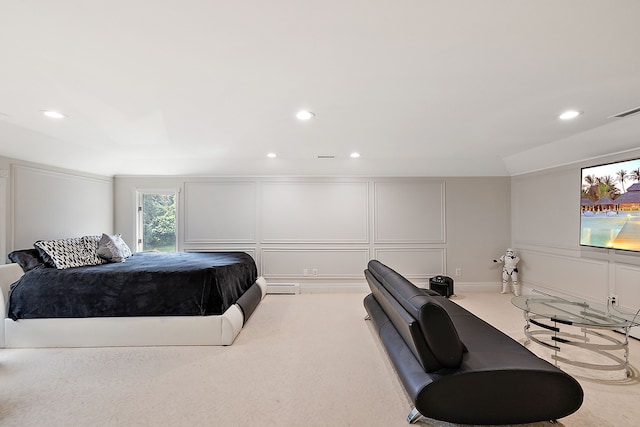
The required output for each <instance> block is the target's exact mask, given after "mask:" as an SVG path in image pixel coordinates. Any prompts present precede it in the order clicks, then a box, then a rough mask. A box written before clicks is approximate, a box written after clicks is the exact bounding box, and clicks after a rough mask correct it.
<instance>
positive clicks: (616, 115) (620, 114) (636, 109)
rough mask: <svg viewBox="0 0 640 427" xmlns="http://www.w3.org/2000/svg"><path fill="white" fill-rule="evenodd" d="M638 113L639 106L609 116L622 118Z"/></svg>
mask: <svg viewBox="0 0 640 427" xmlns="http://www.w3.org/2000/svg"><path fill="white" fill-rule="evenodd" d="M638 113H640V107H636V108H632V109H631V110H628V111H623V112H622V113H618V114H614V115H613V116H611V117H609V118H614V117H617V118H623V117H629V116H633V115H634V114H638Z"/></svg>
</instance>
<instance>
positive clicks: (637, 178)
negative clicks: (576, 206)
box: [580, 159, 640, 251]
mask: <svg viewBox="0 0 640 427" xmlns="http://www.w3.org/2000/svg"><path fill="white" fill-rule="evenodd" d="M581 179H582V186H581V189H580V245H582V246H593V247H598V248H608V249H619V250H625V251H640V159H633V160H625V161H620V162H613V163H607V164H602V165H596V166H589V167H584V168H582V173H581Z"/></svg>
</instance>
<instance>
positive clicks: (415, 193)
mask: <svg viewBox="0 0 640 427" xmlns="http://www.w3.org/2000/svg"><path fill="white" fill-rule="evenodd" d="M374 194H375V195H374V221H375V226H374V243H376V244H378V243H422V244H425V243H431V244H444V243H445V240H446V238H445V230H446V226H445V217H446V215H445V184H444V181H415V182H410V181H409V182H407V181H397V182H396V181H376V182H375V184H374Z"/></svg>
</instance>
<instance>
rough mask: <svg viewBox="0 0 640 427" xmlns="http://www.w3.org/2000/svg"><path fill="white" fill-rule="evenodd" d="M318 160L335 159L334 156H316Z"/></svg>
mask: <svg viewBox="0 0 640 427" xmlns="http://www.w3.org/2000/svg"><path fill="white" fill-rule="evenodd" d="M318 158H319V159H335V158H336V156H323V155H319V156H318Z"/></svg>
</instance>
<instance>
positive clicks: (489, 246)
mask: <svg viewBox="0 0 640 427" xmlns="http://www.w3.org/2000/svg"><path fill="white" fill-rule="evenodd" d="M153 189H155V190H175V191H178V192H179V197H178V203H179V207H178V249H179V250H185V251H195V250H203V251H226V250H240V251H245V252H247V253H250V254H251V255H252V256H254V258H255V259H256V262H257V263H258V268H259V270H260V272H261V274H263V275H264V276H265V277H266V278H267V279H268V281H270V282H272V283H274V282H275V283H299V284H300V285H301V287H302V289H303V290H304V291H317V292H322V291H327V290H332V291H336V290H348V289H364V286H365V282H364V276H363V270H364V269H365V268H366V264H367V262H368V261H369V260H370V259H372V258H376V259H379V260H380V261H382V262H384V263H387V264H389V265H390V266H391V267H393V268H395V269H397V270H399V271H400V272H402V273H403V274H405V275H406V276H407V277H408V278H410V279H412V280H414V281H415V282H416V283H418V284H421V285H426V284H427V281H428V278H429V277H431V276H434V275H437V274H446V275H449V276H452V277H453V278H454V280H455V281H456V286H457V287H458V289H459V287H465V286H475V287H476V288H480V287H491V288H495V289H497V287H498V281H499V278H500V271H499V269H498V268H496V266H495V265H494V264H493V263H492V262H491V260H492V259H493V258H495V257H496V256H498V255H499V254H501V253H502V252H503V251H504V249H505V247H506V246H507V245H508V244H509V243H510V229H509V226H508V222H509V218H510V191H509V189H510V182H509V178H402V179H400V178H397V179H393V178H294V177H290V178H286V177H280V178H268V177H235V178H215V177H116V178H115V204H116V214H115V225H116V232H118V233H122V235H123V237H124V238H125V240H126V241H127V243H128V244H129V245H130V246H132V247H133V246H134V243H135V230H136V223H135V221H136V214H135V212H136V206H135V200H136V197H135V196H136V192H137V191H141V190H144V191H149V190H153ZM456 268H460V270H461V275H459V276H455V275H454V273H455V269H456Z"/></svg>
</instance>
